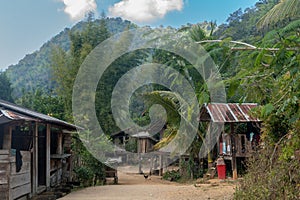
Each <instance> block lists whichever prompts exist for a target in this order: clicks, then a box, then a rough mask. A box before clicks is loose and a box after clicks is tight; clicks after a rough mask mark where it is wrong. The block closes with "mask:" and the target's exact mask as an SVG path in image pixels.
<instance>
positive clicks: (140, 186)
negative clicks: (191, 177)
mask: <svg viewBox="0 0 300 200" xmlns="http://www.w3.org/2000/svg"><path fill="white" fill-rule="evenodd" d="M118 176H119V184H118V185H106V186H96V187H89V188H85V189H81V190H78V191H75V192H72V193H70V194H69V195H67V196H65V197H63V198H61V199H60V200H154V199H155V200H175V199H176V200H199V199H200V200H202V199H210V200H212V199H222V200H227V199H232V195H233V193H234V185H233V184H229V183H225V182H220V181H219V180H211V181H210V183H209V184H184V185H182V184H178V183H174V182H169V181H165V180H161V178H160V177H158V176H151V177H150V178H149V179H145V178H144V177H143V176H142V175H138V174H126V173H119V174H118Z"/></svg>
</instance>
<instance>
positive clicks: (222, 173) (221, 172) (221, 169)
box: [217, 158, 226, 179]
mask: <svg viewBox="0 0 300 200" xmlns="http://www.w3.org/2000/svg"><path fill="white" fill-rule="evenodd" d="M217 171H218V178H219V179H226V164H225V162H224V159H223V158H218V160H217Z"/></svg>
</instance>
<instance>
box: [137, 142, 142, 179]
mask: <svg viewBox="0 0 300 200" xmlns="http://www.w3.org/2000/svg"><path fill="white" fill-rule="evenodd" d="M140 143H141V142H140V140H139V139H138V141H137V148H138V149H137V152H138V157H139V174H141V173H142V163H141V159H142V157H141V149H140Z"/></svg>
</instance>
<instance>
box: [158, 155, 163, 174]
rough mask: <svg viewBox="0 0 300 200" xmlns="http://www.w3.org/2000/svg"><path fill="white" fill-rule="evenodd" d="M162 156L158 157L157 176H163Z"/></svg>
mask: <svg viewBox="0 0 300 200" xmlns="http://www.w3.org/2000/svg"><path fill="white" fill-rule="evenodd" d="M163 168H164V167H163V155H159V176H162V175H163Z"/></svg>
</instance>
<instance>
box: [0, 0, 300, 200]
mask: <svg viewBox="0 0 300 200" xmlns="http://www.w3.org/2000/svg"><path fill="white" fill-rule="evenodd" d="M299 10H300V8H299V1H298V0H296V1H295V0H282V1H278V0H260V1H258V2H257V3H256V4H255V5H254V6H253V7H251V8H248V9H246V10H244V11H243V10H241V9H239V10H237V11H236V12H234V13H232V14H231V15H230V16H229V18H228V20H227V23H226V24H222V25H220V26H218V27H215V23H213V22H211V23H206V26H205V27H207V29H206V30H203V26H200V25H199V24H198V25H190V24H188V25H187V26H183V27H181V28H180V29H178V31H181V32H186V33H187V34H190V35H191V37H192V38H193V39H194V40H195V41H197V42H203V43H202V45H203V47H204V48H205V49H206V50H207V52H209V53H210V55H211V57H212V59H213V60H214V62H215V63H216V65H217V66H218V68H219V71H220V73H221V75H222V78H223V81H224V83H225V86H226V93H227V101H228V102H241V103H243V102H254V103H258V105H259V106H258V108H257V109H256V110H254V111H253V115H255V116H257V117H259V118H260V119H261V120H263V126H262V127H263V128H262V136H261V140H262V143H261V149H260V150H259V151H258V152H257V155H254V157H253V158H251V159H250V160H249V162H248V170H247V175H246V176H245V177H244V179H243V180H242V181H241V182H240V185H239V187H238V188H237V191H236V194H235V198H236V199H274V198H277V199H299V198H300V197H299V189H300V187H299V186H300V177H299V168H300V158H299V157H300V156H299V154H300V152H299V151H300V124H299V117H300V110H299V105H300V100H299V98H300V92H299V91H300V82H299V77H300V76H299V66H300V54H299V49H300V39H299V38H300V37H299V36H300V15H299ZM280 13H285V14H284V15H281V14H280ZM132 27H135V26H134V25H132V24H131V23H130V22H128V21H122V20H121V19H118V18H117V19H108V18H101V19H97V20H94V19H93V18H92V17H91V16H90V18H88V20H87V21H85V22H80V23H78V24H77V25H76V26H74V27H73V28H72V29H65V30H64V31H63V32H61V33H60V34H59V35H57V36H55V37H54V38H53V39H52V40H50V41H49V42H47V43H46V44H45V45H44V46H43V47H42V48H41V49H40V50H39V51H37V52H35V53H33V54H30V55H27V56H26V57H25V58H24V59H23V60H21V61H20V63H19V64H18V65H16V66H11V67H9V69H8V70H7V72H6V74H7V76H8V77H9V79H10V81H11V83H12V87H13V88H14V91H15V93H14V96H15V97H21V98H20V99H19V100H17V102H19V103H20V104H23V105H25V106H28V107H30V108H33V109H36V110H38V111H39V110H40V111H41V112H44V113H47V114H53V116H57V117H60V118H62V119H65V120H68V121H70V122H72V112H71V105H72V102H71V101H72V88H73V83H74V80H75V77H76V74H77V71H78V68H79V66H80V65H81V63H82V62H83V60H84V58H85V57H86V56H87V55H88V53H89V52H90V51H91V50H92V49H93V48H94V47H95V46H96V45H97V44H99V43H100V42H102V41H103V40H105V39H106V38H108V37H109V36H110V35H111V34H113V33H115V32H118V31H122V30H124V29H126V28H132ZM167 28H172V27H167ZM112 29H113V30H112ZM208 30H210V31H208ZM211 39H213V40H217V39H219V40H221V41H220V42H209V41H207V40H211ZM233 40H235V41H239V42H247V43H250V44H251V45H254V46H255V47H258V48H257V49H255V48H246V47H245V46H244V45H241V44H237V43H233V42H232V41H233ZM237 48H239V50H237ZM149 60H150V61H151V62H156V63H161V64H167V65H168V66H172V67H173V68H174V69H176V70H178V71H179V72H180V73H181V74H182V75H183V76H184V77H187V78H190V77H192V78H191V79H189V80H190V81H191V84H192V85H194V87H195V91H196V95H197V97H198V101H199V105H202V104H203V103H206V102H209V101H210V97H209V91H207V86H206V84H205V83H204V82H203V80H202V79H201V77H200V76H199V75H197V74H196V72H195V70H193V68H192V66H191V65H190V64H189V63H187V62H186V61H185V60H183V59H182V58H180V57H178V56H176V55H172V54H171V53H169V52H165V51H162V50H147V51H137V52H132V53H129V54H126V55H124V56H122V57H121V58H119V59H118V60H116V61H115V62H114V63H112V65H111V66H110V67H109V69H108V70H107V72H106V73H105V74H104V76H103V77H102V79H101V80H100V81H99V84H98V88H97V92H96V109H97V110H96V113H97V117H98V118H99V119H106V120H99V121H100V125H101V127H102V128H103V130H104V131H105V133H107V134H108V135H109V134H110V133H114V132H117V131H118V127H116V125H115V122H114V119H113V116H112V112H111V108H110V100H111V92H112V90H113V87H114V86H115V84H116V82H117V81H118V80H119V78H120V77H121V76H122V75H123V74H124V73H126V72H127V71H128V70H130V69H132V68H133V67H135V66H137V65H139V64H142V63H145V62H149ZM50 66H51V67H50ZM49 72H51V73H49ZM167 73H168V72H166V74H167ZM169 75H170V76H171V75H172V74H169ZM0 78H1V80H2V79H3V80H4V82H3V83H7V84H6V85H5V84H4V86H2V85H1V86H2V87H3V88H6V89H4V90H3V91H7V95H4V96H6V97H9V96H10V93H11V89H10V87H9V82H7V79H6V78H3V77H2V76H0ZM50 80H51V81H50ZM1 83H2V81H1ZM36 88H40V90H36ZM22 91H23V92H22ZM49 91H55V95H52V94H51V95H48V94H49ZM27 92H30V93H28V94H26V93H27ZM2 98H4V97H2ZM8 100H9V99H8ZM45 102H47V104H49V105H47V106H43V105H44V104H45ZM155 103H160V104H162V105H164V106H165V107H167V109H166V110H167V113H168V115H169V118H168V121H167V129H166V131H165V133H164V138H163V139H162V140H161V142H160V143H158V144H157V145H156V147H157V148H160V147H161V146H164V145H165V144H167V143H168V142H170V141H171V140H172V139H173V138H174V136H175V135H176V133H177V130H178V125H179V121H180V118H181V117H182V116H185V115H184V113H183V111H182V110H181V109H180V108H181V106H180V105H179V101H178V99H176V98H175V97H174V94H172V93H171V92H170V91H168V90H167V89H166V88H164V87H161V86H157V85H150V86H147V87H145V88H142V89H140V90H139V91H137V92H136V93H135V94H134V95H133V98H132V101H131V105H130V106H131V112H132V113H131V116H132V118H133V119H134V120H135V121H136V122H137V123H138V124H147V122H148V120H149V116H148V113H149V110H148V108H149V107H150V106H151V105H152V104H155ZM53 104H55V106H51V105H53ZM61 109H62V110H61ZM205 130H206V127H205V125H200V127H199V130H198V135H197V137H196V138H195V141H194V142H193V143H192V145H191V147H190V148H189V150H188V151H189V153H190V155H191V156H192V157H197V156H198V152H199V148H200V146H201V144H202V141H203V137H204V136H205ZM130 146H135V144H130ZM130 148H132V147H130ZM74 151H75V152H76V153H77V155H78V160H77V163H78V168H77V172H78V176H79V179H80V178H83V177H89V179H91V178H92V177H93V178H95V179H101V178H103V173H102V172H103V171H100V172H99V170H97V169H103V167H104V166H103V165H102V164H101V163H99V162H97V160H95V159H94V158H93V157H92V156H91V155H90V154H89V153H88V152H87V151H86V150H85V148H84V147H83V145H82V144H81V143H80V141H79V139H78V136H77V135H74ZM210 158H211V155H210V153H208V160H210ZM190 160H191V162H188V166H187V169H189V171H190V172H192V171H193V170H192V168H193V166H194V165H195V163H194V162H192V161H193V160H192V159H190ZM88 163H89V164H88ZM91 174H92V175H91ZM188 174H189V175H190V173H188ZM176 178H177V175H176Z"/></svg>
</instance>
